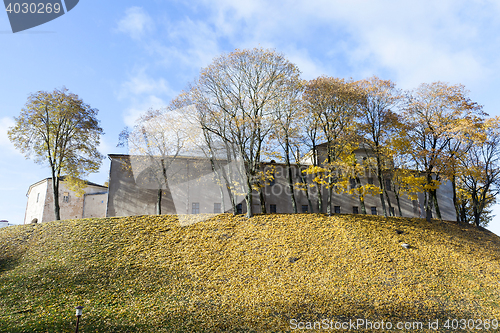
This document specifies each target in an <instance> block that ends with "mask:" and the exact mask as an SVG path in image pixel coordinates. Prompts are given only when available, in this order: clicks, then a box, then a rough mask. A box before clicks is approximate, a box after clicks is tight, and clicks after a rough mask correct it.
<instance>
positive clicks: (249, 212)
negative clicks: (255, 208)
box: [245, 177, 253, 218]
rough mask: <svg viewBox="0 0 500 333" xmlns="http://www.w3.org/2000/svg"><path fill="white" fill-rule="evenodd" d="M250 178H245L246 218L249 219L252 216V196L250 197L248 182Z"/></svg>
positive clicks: (250, 185) (250, 188)
mask: <svg viewBox="0 0 500 333" xmlns="http://www.w3.org/2000/svg"><path fill="white" fill-rule="evenodd" d="M250 178H251V177H247V187H248V188H247V195H246V198H245V199H246V200H245V201H246V203H247V217H248V218H251V217H252V216H253V212H252V201H253V195H252V184H251V182H250Z"/></svg>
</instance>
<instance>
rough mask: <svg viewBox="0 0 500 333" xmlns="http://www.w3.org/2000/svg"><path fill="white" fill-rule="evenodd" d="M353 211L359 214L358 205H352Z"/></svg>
mask: <svg viewBox="0 0 500 333" xmlns="http://www.w3.org/2000/svg"><path fill="white" fill-rule="evenodd" d="M352 213H353V214H359V210H358V206H353V207H352Z"/></svg>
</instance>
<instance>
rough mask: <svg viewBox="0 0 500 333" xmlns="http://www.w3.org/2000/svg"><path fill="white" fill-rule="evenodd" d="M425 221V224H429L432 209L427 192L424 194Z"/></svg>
mask: <svg viewBox="0 0 500 333" xmlns="http://www.w3.org/2000/svg"><path fill="white" fill-rule="evenodd" d="M424 197H425V203H424V205H425V219H426V220H427V222H430V221H431V219H432V209H431V203H430V193H429V192H428V191H426V192H425V195H424Z"/></svg>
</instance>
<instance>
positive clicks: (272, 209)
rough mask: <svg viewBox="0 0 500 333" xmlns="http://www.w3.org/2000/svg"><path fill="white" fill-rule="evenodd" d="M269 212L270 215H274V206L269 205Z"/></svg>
mask: <svg viewBox="0 0 500 333" xmlns="http://www.w3.org/2000/svg"><path fill="white" fill-rule="evenodd" d="M269 211H270V212H271V214H272V213H276V205H269Z"/></svg>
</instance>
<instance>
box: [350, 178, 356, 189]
mask: <svg viewBox="0 0 500 333" xmlns="http://www.w3.org/2000/svg"><path fill="white" fill-rule="evenodd" d="M349 183H350V185H351V189H355V188H356V179H354V178H351V179H349Z"/></svg>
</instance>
